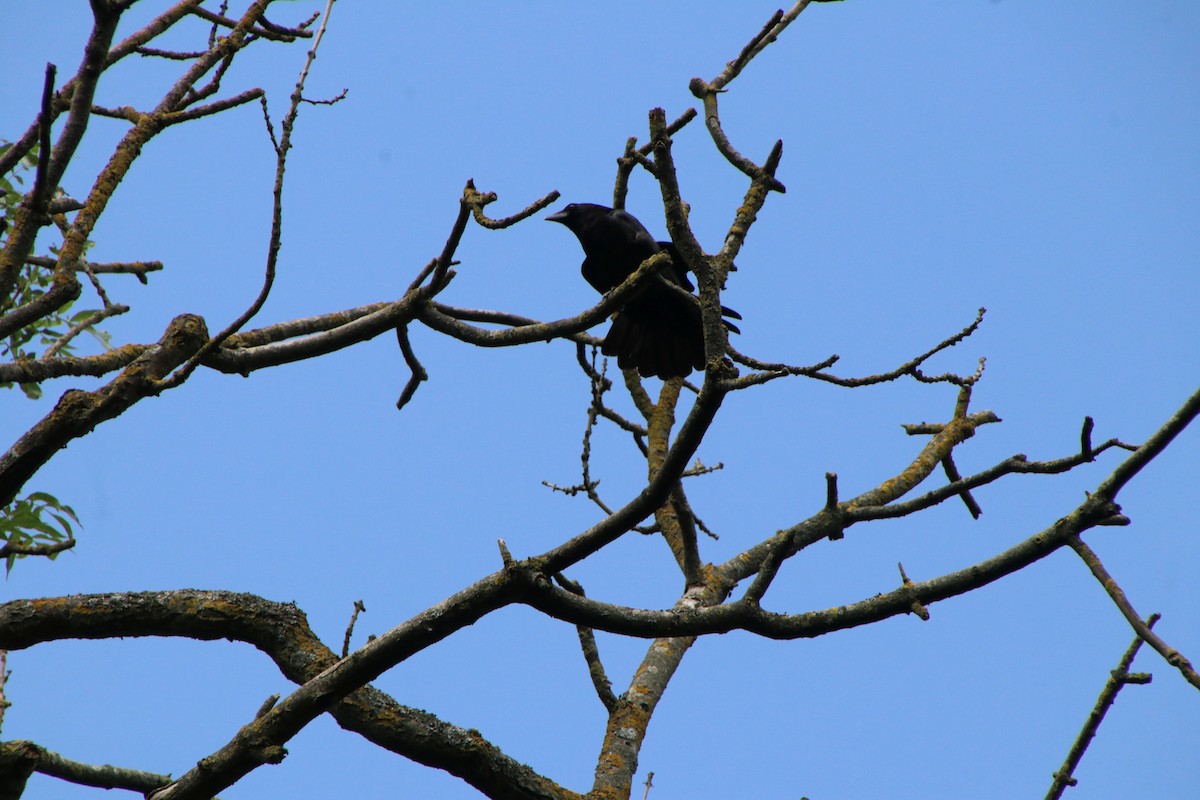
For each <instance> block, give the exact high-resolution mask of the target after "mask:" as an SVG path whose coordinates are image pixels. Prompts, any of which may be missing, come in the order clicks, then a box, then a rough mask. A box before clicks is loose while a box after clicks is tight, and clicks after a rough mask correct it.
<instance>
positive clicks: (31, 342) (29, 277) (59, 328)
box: [0, 143, 112, 400]
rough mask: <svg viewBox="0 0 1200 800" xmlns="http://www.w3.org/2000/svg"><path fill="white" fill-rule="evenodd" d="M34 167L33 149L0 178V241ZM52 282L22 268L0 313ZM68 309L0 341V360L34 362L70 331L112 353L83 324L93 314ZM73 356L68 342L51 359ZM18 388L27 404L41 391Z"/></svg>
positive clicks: (32, 267)
mask: <svg viewBox="0 0 1200 800" xmlns="http://www.w3.org/2000/svg"><path fill="white" fill-rule="evenodd" d="M11 146H12V145H11V144H8V143H5V144H3V145H0V153H3V152H4V151H5V150H7V149H8V148H9V147H11ZM36 166H37V148H36V147H35V148H34V149H33V150H31V151H30V152H29V153H28V154H26V156H25V157H24V158H22V159H21V161H20V162H19V163H18V164H17V167H16V168H15V169H14V170H13V171H12V172H11V173H9V174H8V175H3V176H0V237H3V236H4V234H5V232H6V229H7V220H8V217H9V215H10V214H12V212H13V211H14V210H15V209H16V208H17V206H18V205H20V203H21V200H22V194H21V192H20V191H18V189H17V186H19V185H23V184H24V183H25V181H24V179H23V178H22V176H21V173H22V172H26V171H28V170H31V169H34V168H36ZM91 245H92V243H91V242H90V241H89V242H88V243H87V247H88V248H90V247H91ZM3 246H4V241H3V240H2V239H0V247H3ZM50 253H51V254H52V255H55V256H57V255H58V248H57V247H54V246H51V247H50ZM53 280H54V270H53V269H51V268H49V267H46V266H43V265H37V264H25V265H24V266H23V267H22V268H21V272H20V275H19V276H18V278H17V285H16V289H15V291H14V292H13V295H12V297H10V298H8V300H7V301H6V302H4V303H3V304H0V313H4V312H6V311H8V310H9V309H12V308H17V307H20V306H22V305H25V304H26V303H29V302H32V301H33V300H36V299H37V298H38V297H40V296H41V295H43V294H45V293H46V291H47V290H48V289H49V288H50V284H51V282H52V281H53ZM72 305H73V303H67V304H65V305H64V306H62V307H61V308H59V309H58V310H57V311H55V312H53V313H50V314H47V315H46V316H45V317H43V318H41V319H39V320H38V321H37V322H35V323H34V324H32V325H28V326H26V327H24V328H21V329H19V330H17V331H14V332H13V333H12V335H11V336H9V337H8V338H7V339H4V340H2V341H0V358H3V359H6V360H8V359H11V360H16V361H20V360H23V359H32V358H37V357H38V352H39V351H41V352H42V353H44V352H45V351H46V349H48V348H52V347H55V345H56V344H58V343H59V342H60V341H61V340H62V339H63V337H64V336H65V335H66V334H67V332H68V331H71V330H72V329H74V328H80V331H81V332H82V331H86V332H88V333H89V334H91V335H92V337H93V338H95V339H96V341H98V342H99V343H100V345H101V346H102V347H103V348H104V349H105V350H110V349H112V343H111V337H110V335H109V334H108V333H107V332H106V331H102V330H99V329H98V328H96V327H94V326H92V325H88V324H87V320H88V319H89V318H91V317H93V316H94V315H95V314H96V313H97V311H96V310H95V309H88V310H84V311H76V312H75V313H71V306H72ZM72 338H73V337H72ZM74 352H75V348H74V345H73V343H72V341H71V340H68V341H65V342H62V343H61V344H58V346H57V347H56V348H55V349H54V351H53V353H52V355H53V356H68V355H72V354H73V353H74ZM20 387H21V391H22V392H24V393H25V396H26V397H28V398H29V399H30V400H37V399H39V398H40V397H41V396H42V388H41V386H39V385H38V384H36V383H22V384H20ZM9 388H12V383H0V389H9Z"/></svg>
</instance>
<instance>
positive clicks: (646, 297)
mask: <svg viewBox="0 0 1200 800" xmlns="http://www.w3.org/2000/svg"><path fill="white" fill-rule="evenodd" d="M546 219H547V220H549V221H550V222H558V223H561V224H563V225H565V226H566V227H567V229H568V230H570V231H571V232H572V233H574V234H575V237H576V238H577V239H579V244H580V246H581V247H582V248H583V254H584V259H583V266H582V267H581V269H580V271H581V272H582V273H583V277H584V279H585V280H586V281H587V282H588V283H589V284H591V286H592V288H593V289H595V290H596V291H597V292H600V293H601V294H605V293H606V292H610V291H612V290H613V289H615V288H616V287H617V286H620V285H621V283H622V282H624V280H625V279H626V278H628V277H629V276H630V275H631V274H633V272H634V270H636V269H637V268H638V266H639V265H640V264H641V263H642V262H643V261H645V260H646V259H647V258H649V257H650V256H652V255H654V254H655V253H660V252H663V251H665V252H667V253H668V254H669V255H670V256H671V265H670V267H669V268H667V269H664V270H663V271H662V272H661V273H659V274H660V275H661V276H662V277H663V278H664V279H665V280H666V281H667V282H670V283H673V284H675V285H676V286H679V287H681V288H683V289H686V290H687V291H688V292H692V291H693V290H694V289H695V287H694V286H693V285H692V282H691V281H690V280H689V279H688V277H687V267H686V265H685V264H684V261H683V258H682V257H681V256H680V254H679V251H678V250H676V249H675V245H674V244H672V243H671V242H660V241H656V240H655V239H654V237H653V236H651V235H650V232H649V231H648V230H646V226H644V225H642V223H641V222H639V221H638V219H637V217H635V216H633V215H632V214H630V213H629V212H628V211H625V210H624V209H620V208H609V207H608V206H602V205H597V204H596V203H571V204H569V205H567V206H566V207H565V208H563V209H562V210H561V211H558V212H556V213H554V214H551V215H550V216H548V217H546ZM721 312H722V314H724V315H725V316H728V317H733V318H734V319H741V318H742V317H741V315H740V314H738V313H737V312H736V311H733V310H731V309H728V308H725V307H724V306H722V307H721ZM722 321H723V322H724V323H725V327H726V328H728V329H729V330H730V331H732V332H734V333H740V331H739V330H738V329H737V326H735V325H734V324H733V323H731V322H729V321H728V320H722ZM600 351H601V352H602V353H604V355H606V356H616V357H617V366H619V367H620V368H621V369H635V368H636V369H637V371H638V374H639V375H641V376H642V377H643V378H648V377H650V376H654V377H657V378H662V379H663V380H666V379H667V378H684V377H687V376H688V375H689V374H691V372H692V370H693V369H703V368H704V330H703V327H702V326H701V321H700V306H699V304H698V303H697V302H695V301H693V300H689V299H688V298H687V297H686V296H685V295H683V294H682V293H680V292H677V291H674V290H672V289H671V288H670V287H669V286H667V285H664V284H663V283H662V282H659V281H651V282H650V283H649V284H648V285H647V286H646V287H645V288H644V289H642V290H641V291H640V292H639V293H638V294H637V295H635V296H634V297H632V298H630V299H629V300H628V301H627V302H626V303H625V305H624V306H622V307H621V308H620V309H619V310H618V311H617V313H616V316H615V317H614V318H613V323H612V327H611V328H609V331H608V335H607V336H605V337H604V343H603V344H602V345H601V348H600Z"/></svg>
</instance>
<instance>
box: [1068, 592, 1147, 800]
mask: <svg viewBox="0 0 1200 800" xmlns="http://www.w3.org/2000/svg"><path fill="white" fill-rule="evenodd" d="M1158 620H1159V615H1158V614H1151V615H1150V618H1149V619H1147V620H1146V622H1145V626H1146V630H1149V629H1150V628H1153V627H1154V623H1155V622H1158ZM1143 641H1144V639H1142V637H1141V636H1135V637H1134V639H1133V643H1132V644H1130V645H1129V649H1128V650H1126V651H1125V655H1123V656H1121V660H1120V661H1118V662H1117V668H1116V669H1114V670H1113V671H1112V673H1111V674H1110V675H1109V678H1108V681H1106V682H1105V684H1104V688H1103V689H1101V690H1100V696H1099V697H1098V698H1097V699H1096V705H1095V706H1094V707H1093V708H1092V713H1090V714H1088V718H1087V720H1086V721H1084V723H1083V730H1081V731H1080V732H1079V736H1077V737H1076V738H1075V743H1074V744H1072V745H1071V749H1070V751H1069V752H1068V753H1067V759H1066V761H1064V762H1063V765H1062V766H1061V767H1059V769H1058V772H1055V773H1054V781H1053V783H1051V784H1050V790H1049V791H1048V792H1046V800H1058V798H1060V797H1062V793H1063V792H1064V791H1065V790H1066V788H1067V787H1068V786H1075V785H1076V784H1077V783H1078V781H1076V780H1075V778H1074V777H1073V775H1074V772H1075V768H1076V767H1078V766H1079V762H1080V760H1081V759H1082V758H1083V754H1084V753H1085V752H1086V751H1087V748H1088V745H1089V744H1091V742H1092V739H1093V738H1094V737H1095V735H1096V731H1097V730H1099V728H1100V723H1101V722H1103V721H1104V715H1105V714H1107V713H1108V709H1109V708H1111V707H1112V704H1113V703H1114V702H1115V701H1116V699H1117V693H1118V692H1120V691H1121V690H1122V689H1123V688H1125V686H1126V684H1130V683H1136V684H1145V683H1150V680H1151V677H1150V675H1148V674H1146V673H1130V672H1129V667H1130V665H1132V664H1133V658H1134V656H1136V655H1137V652H1138V648H1140V647H1141V646H1142V642H1143Z"/></svg>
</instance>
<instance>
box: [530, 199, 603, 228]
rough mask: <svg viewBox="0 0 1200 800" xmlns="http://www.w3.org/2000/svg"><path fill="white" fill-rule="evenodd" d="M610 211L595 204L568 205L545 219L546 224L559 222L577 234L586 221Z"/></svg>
mask: <svg viewBox="0 0 1200 800" xmlns="http://www.w3.org/2000/svg"><path fill="white" fill-rule="evenodd" d="M611 210H612V209H610V208H608V207H607V206H601V205H596V204H595V203H569V204H568V205H566V206H565V207H564V208H563V209H562V210H561V211H556V212H554V213H553V214H551V215H550V216H548V217H546V220H547V221H548V222H561V223H562V224H563V225H566V226H567V227H568V228H570V229H571V230H572V231H576V232H578V231H579V229H580V227H582V226H583V224H584V221H585V220H587V219H594V218H596V217H601V216H603V215H605V214H607V213H608V212H609V211H611Z"/></svg>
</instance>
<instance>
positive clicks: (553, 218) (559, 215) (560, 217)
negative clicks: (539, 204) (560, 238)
mask: <svg viewBox="0 0 1200 800" xmlns="http://www.w3.org/2000/svg"><path fill="white" fill-rule="evenodd" d="M546 221H547V222H561V223H562V224H564V225H566V224H567V212H566V211H565V210H564V211H556V212H555V213H553V214H551V215H550V216H548V217H546Z"/></svg>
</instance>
